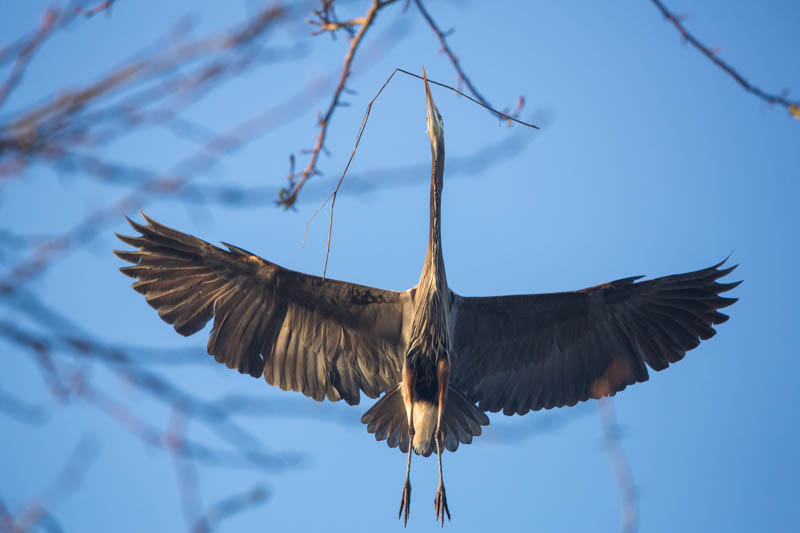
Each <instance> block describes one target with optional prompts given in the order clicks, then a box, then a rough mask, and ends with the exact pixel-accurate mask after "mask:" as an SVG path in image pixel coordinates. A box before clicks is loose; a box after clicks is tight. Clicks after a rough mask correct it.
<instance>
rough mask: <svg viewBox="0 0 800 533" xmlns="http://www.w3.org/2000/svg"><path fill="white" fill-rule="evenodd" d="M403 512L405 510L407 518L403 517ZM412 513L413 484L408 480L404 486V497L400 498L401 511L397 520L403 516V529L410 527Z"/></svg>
mask: <svg viewBox="0 0 800 533" xmlns="http://www.w3.org/2000/svg"><path fill="white" fill-rule="evenodd" d="M403 510H405V516H403ZM410 512H411V482H410V481H409V480H406V482H405V484H404V485H403V496H402V498H400V511H399V512H398V513H397V518H398V519H399V518H400V517H401V516H403V527H406V526H407V525H408V513H410Z"/></svg>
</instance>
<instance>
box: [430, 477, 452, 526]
mask: <svg viewBox="0 0 800 533" xmlns="http://www.w3.org/2000/svg"><path fill="white" fill-rule="evenodd" d="M433 507H434V508H435V509H436V520H438V521H439V522H441V524H442V527H444V514H445V513H447V521H448V522H449V521H450V509H449V508H448V507H447V493H446V492H445V490H444V484H443V483H439V488H438V489H436V498H435V499H434V500H433Z"/></svg>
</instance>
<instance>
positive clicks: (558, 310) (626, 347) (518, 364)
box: [450, 263, 739, 415]
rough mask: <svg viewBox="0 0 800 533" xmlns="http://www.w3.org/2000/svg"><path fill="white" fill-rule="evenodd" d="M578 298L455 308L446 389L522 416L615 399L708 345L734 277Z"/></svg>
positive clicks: (597, 291) (475, 301) (623, 286)
mask: <svg viewBox="0 0 800 533" xmlns="http://www.w3.org/2000/svg"><path fill="white" fill-rule="evenodd" d="M721 265H722V263H720V264H718V265H715V266H713V267H710V268H706V269H703V270H698V271H696V272H689V273H686V274H677V275H673V276H666V277H662V278H656V279H652V280H647V281H641V282H638V283H637V282H636V280H638V279H639V278H640V277H641V276H637V277H633V278H626V279H620V280H617V281H612V282H610V283H605V284H603V285H598V286H596V287H590V288H588V289H583V290H579V291H575V292H562V293H553V294H529V295H518V296H499V297H488V298H463V297H460V296H456V297H455V299H454V302H453V323H454V333H453V352H454V354H453V358H454V362H453V364H452V366H451V374H450V384H451V385H452V386H454V387H456V388H458V389H459V390H460V391H461V392H462V393H464V395H465V396H466V397H467V398H468V399H469V400H470V401H473V402H479V407H480V408H481V409H483V410H486V411H499V410H501V409H502V410H503V412H504V413H505V414H509V415H510V414H512V413H518V414H525V413H527V412H528V411H530V410H536V409H541V408H546V409H549V408H551V407H561V406H564V405H574V404H575V403H577V402H578V401H584V400H587V399H589V398H597V397H601V396H606V395H610V394H614V393H616V392H617V391H620V390H622V389H624V388H625V387H626V386H627V385H631V384H633V383H636V382H640V381H646V380H647V379H648V374H647V368H646V366H645V363H646V364H647V365H648V366H650V367H651V368H653V369H654V370H662V369H664V368H666V367H667V366H669V364H670V363H674V362H676V361H679V360H681V359H682V358H683V356H684V355H685V354H686V352H687V351H688V350H691V349H692V348H695V347H696V346H697V345H698V344H700V340H705V339H709V338H711V337H712V336H713V335H714V334H715V333H716V332H715V331H714V329H713V328H712V326H713V325H715V324H721V323H722V322H725V321H726V320H727V319H728V317H727V316H726V315H724V314H722V313H720V312H718V309H720V308H723V307H727V306H729V305H731V304H733V303H734V302H735V301H736V299H735V298H725V297H722V296H720V293H722V292H725V291H728V290H730V289H732V288H734V287H736V286H737V285H738V284H739V282H737V283H718V282H717V280H718V279H719V278H721V277H723V276H725V275H726V274H728V273H729V272H731V271H732V270H733V269H734V268H735V267H729V268H724V269H720V268H719V267H720V266H721Z"/></svg>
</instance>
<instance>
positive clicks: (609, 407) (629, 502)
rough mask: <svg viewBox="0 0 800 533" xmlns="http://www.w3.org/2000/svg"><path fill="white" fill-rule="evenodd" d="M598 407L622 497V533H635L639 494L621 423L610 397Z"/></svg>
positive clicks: (599, 403) (607, 448)
mask: <svg viewBox="0 0 800 533" xmlns="http://www.w3.org/2000/svg"><path fill="white" fill-rule="evenodd" d="M597 409H598V412H599V414H600V421H601V423H602V425H603V436H604V443H605V448H606V452H607V453H608V458H609V460H610V461H611V467H612V469H613V470H614V475H615V476H616V478H617V484H618V485H619V492H620V496H621V499H622V533H635V532H636V530H637V529H638V521H639V518H638V517H639V510H638V500H639V495H638V493H637V490H636V485H634V483H633V475H632V474H631V467H630V464H629V463H628V458H627V457H626V455H625V451H624V450H623V449H622V445H621V444H620V438H619V425H618V424H617V419H616V416H615V415H614V406H613V404H612V403H611V399H610V398H607V397H606V398H600V399H599V400H597Z"/></svg>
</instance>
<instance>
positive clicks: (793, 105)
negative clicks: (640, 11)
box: [651, 0, 800, 118]
mask: <svg viewBox="0 0 800 533" xmlns="http://www.w3.org/2000/svg"><path fill="white" fill-rule="evenodd" d="M651 2H653V4H654V5H655V6H656V7H657V8H658V10H659V11H661V14H662V15H664V18H666V19H667V20H669V21H670V22H671V23H672V25H673V26H675V28H676V29H677V30H678V32H679V33H680V34H681V37H683V38H684V39H685V40H686V42H688V43H689V44H691V45H692V46H694V47H695V48H696V49H697V50H699V51H700V52H701V53H702V54H703V55H704V56H706V57H707V58H708V59H709V60H711V62H712V63H714V64H715V65H717V66H718V67H719V68H721V69H722V70H723V71H725V72H726V73H728V75H729V76H731V77H732V78H733V79H734V80H736V82H737V83H738V84H739V85H741V86H742V87H743V88H744V90H745V91H747V92H749V93H751V94H754V95H755V96H757V97H759V98H761V99H762V100H764V101H766V102H768V103H770V104H778V105H781V106H783V107H785V108H787V109H788V110H789V112H790V113H791V114H792V116H794V117H795V118H800V100H789V99H788V98H786V97H784V96H782V95H780V94H770V93H768V92H765V91H763V90H761V89H759V88H758V87H756V86H755V85H753V84H752V83H750V82H749V81H747V79H745V77H744V76H742V75H741V74H740V73H739V72H738V71H736V70H735V69H734V68H733V67H732V66H730V65H729V64H728V63H726V62H725V61H723V60H721V59H720V58H719V56H718V55H717V54H716V53H715V52H714V50H712V49H711V48H709V47H707V46H706V45H704V44H703V43H701V42H700V41H698V40H697V38H696V37H695V36H694V35H692V34H691V33H689V31H688V30H687V29H686V28H685V27H684V26H683V24H682V23H681V21H680V18H679V17H678V16H676V15H674V14H673V13H672V12H671V11H669V10H668V9H667V8H666V6H664V4H663V3H661V1H660V0H651Z"/></svg>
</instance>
